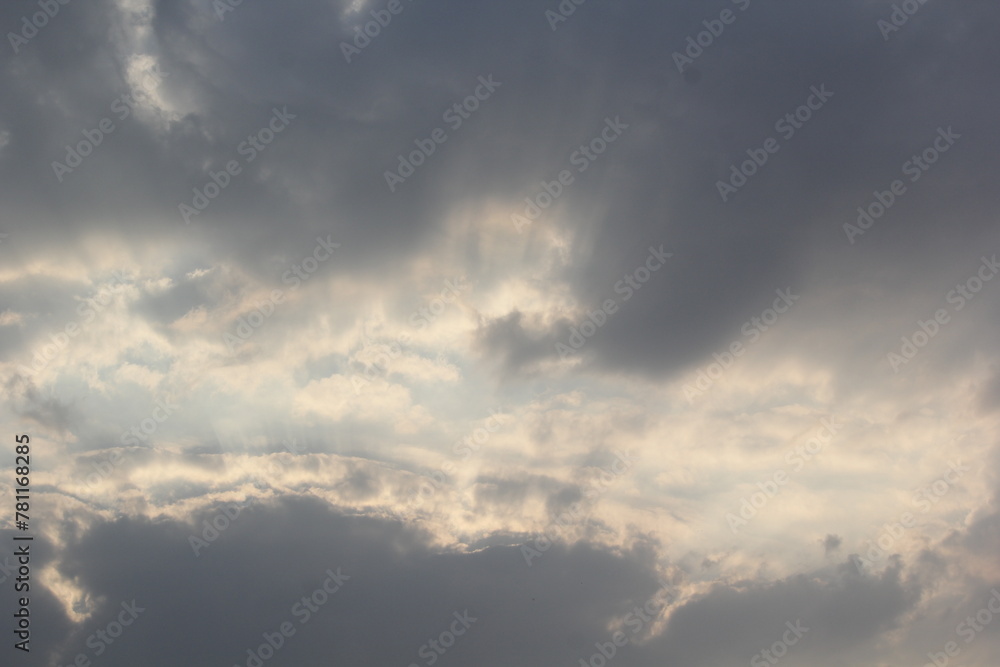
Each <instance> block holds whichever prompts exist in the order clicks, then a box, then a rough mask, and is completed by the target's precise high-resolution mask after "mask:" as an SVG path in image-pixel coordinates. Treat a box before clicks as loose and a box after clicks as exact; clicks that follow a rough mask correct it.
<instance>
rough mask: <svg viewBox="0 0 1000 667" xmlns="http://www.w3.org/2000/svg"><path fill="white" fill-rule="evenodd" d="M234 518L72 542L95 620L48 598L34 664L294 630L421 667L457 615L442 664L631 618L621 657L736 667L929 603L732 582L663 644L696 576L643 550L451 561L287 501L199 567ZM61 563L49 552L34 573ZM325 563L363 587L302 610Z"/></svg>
mask: <svg viewBox="0 0 1000 667" xmlns="http://www.w3.org/2000/svg"><path fill="white" fill-rule="evenodd" d="M220 512H221V508H219V509H216V510H210V511H206V512H205V513H203V514H200V515H198V516H196V517H194V518H193V522H194V524H195V525H194V526H192V525H188V524H185V523H179V522H175V521H171V520H160V521H148V520H136V519H126V518H122V519H118V520H115V521H110V522H98V523H96V524H94V525H92V526H91V527H90V528H89V529H87V530H85V531H83V532H79V533H77V534H73V533H69V534H68V535H67V537H68V539H69V543H68V545H67V547H68V550H67V552H66V553H65V555H63V556H62V557H61V559H60V561H61V562H59V563H57V567H58V569H59V571H60V573H61V575H62V576H63V577H64V578H66V579H67V580H69V581H72V582H73V584H74V586H75V587H76V588H77V589H78V590H79V592H80V594H81V595H82V596H83V597H84V598H85V599H86V600H88V601H89V602H90V604H91V609H90V611H91V613H90V615H89V617H88V618H87V620H85V621H82V622H79V623H77V624H74V625H73V627H72V628H70V629H68V630H67V629H66V622H67V621H66V618H65V616H64V615H60V614H59V613H57V612H55V611H54V610H47V609H46V610H43V608H42V606H41V605H40V606H39V607H38V608H37V609H38V611H37V612H36V613H37V614H38V616H37V618H36V623H37V624H38V627H39V628H42V627H43V626H44V627H45V629H44V630H40V631H39V634H38V635H37V637H38V638H37V642H38V643H37V645H38V646H39V653H40V654H41V655H44V656H46V657H45V658H43V659H40V661H39V662H38V663H35V664H45V661H46V660H52V661H54V662H55V663H57V664H69V663H70V661H72V660H73V659H74V658H75V656H76V655H77V654H78V653H84V654H85V655H88V657H89V658H90V659H92V660H93V659H94V658H95V657H96V656H95V653H96V652H97V651H98V650H101V649H99V648H98V647H103V650H101V653H102V655H101V656H100V664H105V665H129V664H135V662H136V661H143V662H144V664H149V665H168V664H177V663H178V662H184V663H186V664H190V665H209V664H218V663H234V664H245V660H246V658H247V653H246V649H247V648H253V649H256V648H257V647H258V646H259V644H260V643H263V641H264V640H263V639H262V634H263V633H265V632H268V633H270V632H273V631H274V630H275V629H276V628H279V627H280V625H281V623H282V622H284V621H290V622H292V623H293V625H294V627H295V629H296V632H295V634H294V635H292V636H290V637H289V638H288V641H287V644H286V645H285V646H283V647H282V648H281V650H280V651H279V652H278V656H277V657H276V660H278V661H281V662H294V663H296V664H321V663H328V662H330V661H343V660H362V659H363V660H366V661H368V662H369V663H370V664H396V663H399V664H409V663H412V662H417V663H418V664H423V661H424V657H423V656H420V657H418V652H419V651H420V650H421V647H423V646H425V645H426V644H427V642H428V640H429V639H430V638H433V637H435V636H438V635H440V634H441V632H443V631H445V630H448V629H449V626H450V625H451V621H452V620H454V617H453V613H454V612H459V614H460V615H461V614H462V613H463V612H464V611H466V610H468V611H469V613H470V615H471V616H472V617H474V618H475V619H476V620H475V622H474V623H473V624H472V626H471V627H470V628H469V630H468V633H467V634H466V635H465V636H462V637H459V638H458V639H457V641H456V642H455V645H454V648H452V649H449V650H448V651H447V652H446V653H445V654H444V655H443V656H442V657H441V662H442V664H450V663H455V664H458V663H460V662H462V661H467V660H472V659H474V660H476V661H479V662H481V663H482V664H486V665H501V664H510V662H512V661H513V662H518V663H519V664H526V665H544V664H552V663H554V662H577V661H578V660H579V659H580V658H584V659H589V657H590V655H591V654H592V653H593V652H594V651H596V649H595V648H594V645H595V643H606V642H608V641H609V638H610V637H611V634H612V633H611V632H609V630H608V629H607V627H608V624H609V623H612V622H613V621H614V620H615V619H619V620H624V619H628V620H631V621H632V624H631V625H629V626H627V629H625V630H624V631H625V632H626V633H628V634H629V635H630V636H631V637H632V638H633V641H634V642H636V643H635V644H633V645H629V646H627V647H626V648H625V649H623V650H622V656H621V659H622V660H625V661H627V662H628V664H637V665H654V664H663V661H664V660H669V661H671V662H672V663H673V664H679V665H710V664H733V665H735V664H741V663H744V662H746V661H747V660H748V659H749V658H750V656H752V655H753V653H754V652H756V650H757V648H756V647H757V646H758V645H766V644H769V643H770V641H769V640H770V638H771V637H772V635H773V636H775V637H776V638H778V639H780V636H781V634H782V632H784V629H785V628H784V623H785V621H786V620H790V621H793V622H794V621H796V620H798V619H800V618H801V619H804V620H806V623H805V625H806V626H807V627H810V629H809V634H808V641H804V642H803V645H802V647H801V648H800V651H801V652H802V654H803V655H809V656H816V655H823V654H825V653H827V652H829V651H832V652H837V651H839V650H840V647H842V646H844V645H848V646H857V645H858V644H859V643H864V642H865V641H867V640H869V639H871V638H872V637H874V636H875V635H876V634H877V633H878V632H879V631H880V630H881V629H884V628H885V627H889V626H891V625H892V624H893V623H894V620H895V619H896V618H898V616H899V615H900V614H901V613H902V612H903V611H904V610H906V609H907V608H908V607H909V605H911V604H912V603H913V601H914V596H915V595H916V593H917V592H916V591H915V590H914V589H913V587H912V585H909V584H907V583H905V582H903V581H901V580H900V577H899V572H898V570H895V569H892V570H889V571H887V572H886V573H884V574H883V575H881V576H880V577H878V578H874V579H868V578H862V577H861V576H860V575H857V574H856V573H854V574H852V573H851V569H852V566H851V567H848V566H843V567H841V568H839V571H838V570H830V571H827V572H822V573H816V574H815V575H814V577H799V578H794V579H791V580H788V581H781V582H764V581H761V582H757V583H752V584H751V583H749V582H747V583H744V584H740V585H735V586H733V587H724V586H719V587H717V588H716V589H714V590H713V591H711V592H710V593H707V594H705V595H698V596H696V597H695V598H694V599H692V600H691V601H689V602H686V603H683V604H681V605H680V606H679V607H677V609H675V610H674V613H673V615H672V616H671V619H670V621H669V624H668V626H667V628H666V632H665V634H663V635H661V636H660V637H658V638H655V639H653V640H649V630H650V628H651V623H650V622H649V621H642V622H641V623H640V622H639V621H638V619H641V618H643V617H642V615H640V614H635V613H633V610H634V608H635V607H636V605H638V606H640V607H642V606H643V605H645V604H646V602H647V601H648V600H649V599H650V598H651V597H653V595H654V594H656V592H657V590H658V589H660V588H661V586H664V585H665V589H664V590H665V593H664V596H665V597H664V598H663V599H666V600H667V601H669V602H671V603H674V602H675V601H676V598H677V595H678V593H679V591H680V590H681V582H680V581H673V582H665V581H662V580H661V578H660V576H659V575H657V573H656V571H655V563H654V562H653V560H652V558H653V552H652V551H651V550H650V549H649V548H648V545H644V544H643V543H642V542H637V543H636V545H635V547H634V548H633V549H632V550H631V551H628V552H625V553H619V554H613V553H610V552H608V551H605V550H603V549H598V548H593V547H588V546H586V545H583V544H580V545H577V546H575V547H572V548H570V547H567V546H566V545H561V544H556V545H555V546H553V547H551V549H550V550H549V551H547V552H546V553H545V554H544V555H543V556H542V557H540V558H538V559H537V560H536V561H534V562H533V564H532V566H531V567H528V566H527V565H526V564H525V559H524V556H523V555H522V553H521V550H520V548H519V547H518V546H493V547H488V548H485V549H483V550H480V551H476V552H472V553H463V552H458V551H442V550H440V549H439V548H436V547H432V546H431V541H430V536H429V535H428V534H425V533H422V532H421V531H419V530H416V529H413V528H408V527H405V526H404V525H402V524H400V523H396V522H391V521H384V520H379V519H374V518H365V517H361V516H345V515H342V514H338V513H336V512H331V511H330V509H329V508H327V507H326V506H324V505H323V504H322V503H319V502H317V501H315V500H308V499H304V498H300V499H294V498H289V499H286V500H283V501H281V502H279V503H277V504H274V505H256V506H253V507H251V508H249V509H245V510H243V512H242V513H241V514H239V515H237V516H236V517H235V518H234V519H233V520H232V522H231V523H229V525H228V526H225V523H223V522H219V523H218V525H220V526H225V527H224V529H223V530H222V531H221V532H220V533H218V534H217V536H215V537H214V539H213V541H211V542H210V543H208V546H206V547H204V548H203V549H202V551H201V554H200V555H199V556H197V557H196V556H195V555H194V554H193V552H192V547H191V546H190V544H189V540H190V539H191V536H192V535H193V534H198V535H205V534H206V533H204V532H203V531H204V523H203V522H204V521H213V520H216V517H217V516H219V514H220ZM207 535H208V536H209V537H213V534H211V533H208V534H207ZM39 546H40V547H41V546H42V545H39ZM45 553H48V554H49V556H45V555H44V554H45ZM49 558H51V552H50V551H47V550H46V551H43V550H42V549H39V553H38V560H37V561H36V565H41V564H43V563H44V561H45V560H48V559H49ZM327 570H332V571H333V572H334V573H335V574H336V573H338V572H339V573H340V574H343V575H347V576H348V577H349V579H347V580H346V581H345V582H344V583H343V585H342V588H341V589H340V590H338V591H337V592H336V593H334V594H332V595H330V596H329V597H328V599H327V601H326V602H325V603H323V604H322V606H319V605H317V609H316V610H314V611H313V612H310V614H309V616H308V618H307V617H306V614H305V612H304V611H302V610H303V609H306V608H307V607H300V608H299V609H298V610H294V609H295V608H294V605H295V604H296V601H298V600H300V599H301V597H302V596H304V595H305V596H310V595H311V594H312V593H313V591H314V590H315V589H316V588H318V587H321V586H322V584H323V582H324V580H325V579H326V578H327V577H328V575H327V574H326V573H327ZM46 599H47V598H45V597H44V596H42V597H40V598H39V602H41V603H42V604H47V603H46V602H45V600H46ZM318 599H322V596H320V597H319V598H318ZM133 600H134V601H135V606H134V607H132V602H133ZM122 603H125V604H126V607H128V608H132V609H133V610H135V609H138V610H139V611H137V617H136V618H134V619H132V618H131V617H130V616H127V615H126V616H125V620H132V623H131V624H130V625H128V626H127V627H125V628H124V632H122V633H121V635H120V638H117V639H116V640H115V641H113V642H111V643H107V642H106V640H104V639H102V638H101V635H99V634H97V633H98V631H100V630H102V629H103V630H105V631H107V628H108V626H109V625H111V624H112V623H114V622H115V620H116V619H118V618H119V616H120V615H121V614H122V613H123V611H122V610H123V607H122ZM651 608H652V609H654V610H655V609H656V607H651ZM296 611H297V612H298V613H296ZM39 612H40V613H39ZM629 614H632V616H629ZM223 619H224V622H223ZM53 621H56V622H55V623H54V622H53ZM626 622H627V621H626ZM809 623H815V626H809ZM636 625H639V626H644V627H643V628H641V629H640V630H635V626H636ZM813 627H815V629H813ZM56 629H60V630H62V632H61V634H55V632H54V631H55V630H56ZM114 632H116V629H112V634H113V633H114ZM92 637H93V639H91V638H92ZM720 637H726V638H727V641H726V642H725V643H722V642H720V641H719V639H720ZM88 639H89V640H90V645H89V646H88ZM640 639H641V640H642V643H639V640H640ZM515 640H516V641H515ZM817 664H834V663H824V662H822V659H820V661H819V662H818V663H817Z"/></svg>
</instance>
